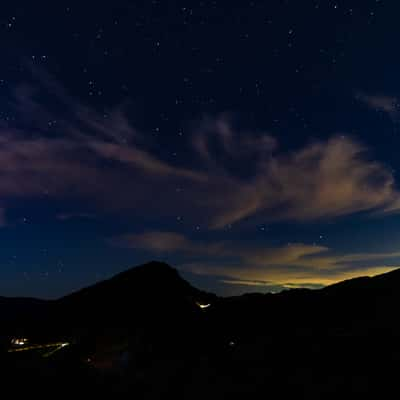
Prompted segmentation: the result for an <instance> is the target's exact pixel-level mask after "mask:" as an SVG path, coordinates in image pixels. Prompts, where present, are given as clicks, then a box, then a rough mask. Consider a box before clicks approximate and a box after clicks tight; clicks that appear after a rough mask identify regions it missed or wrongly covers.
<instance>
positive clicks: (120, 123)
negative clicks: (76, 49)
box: [0, 71, 400, 239]
mask: <svg viewBox="0 0 400 400" xmlns="http://www.w3.org/2000/svg"><path fill="white" fill-rule="evenodd" d="M34 75H35V77H36V78H37V80H38V82H39V88H38V89H33V87H32V86H24V87H20V88H17V90H16V91H15V94H14V98H13V100H12V107H13V109H14V111H15V113H16V115H17V116H18V118H17V119H16V121H17V122H15V123H7V124H1V125H0V170H1V171H2V172H1V174H2V177H1V180H0V198H1V199H2V204H1V206H2V207H4V208H7V207H8V206H10V205H11V204H12V201H13V199H15V198H27V199H29V198H41V197H46V198H54V199H55V200H56V199H57V198H65V197H68V198H79V199H83V200H84V201H85V202H86V203H87V204H90V205H91V206H92V207H93V208H94V209H99V208H101V209H102V210H106V211H107V212H120V213H124V214H129V213H132V214H134V213H137V214H141V215H152V216H153V215H158V216H176V215H182V214H184V216H185V219H189V220H194V219H201V221H202V222H204V223H206V224H207V225H208V226H209V227H210V228H214V229H220V228H223V227H225V226H226V225H229V224H233V223H237V222H240V221H243V220H246V219H250V218H252V217H255V216H258V217H262V218H263V219H264V220H266V221H268V220H300V221H309V220H314V219H319V218H332V217H336V216H342V215H348V214H351V213H355V212H360V211H368V210H374V211H376V210H381V211H383V212H385V211H386V210H390V211H397V210H398V209H399V205H400V200H399V199H400V195H399V192H398V190H397V189H396V186H395V181H394V177H393V175H392V173H391V171H389V170H388V169H387V168H386V167H385V166H384V165H383V164H381V163H379V162H377V161H371V160H370V158H369V157H368V156H367V155H366V154H367V150H366V149H365V148H364V147H363V146H362V145H360V144H359V143H357V142H356V141H354V140H352V139H351V138H349V137H343V136H341V137H337V136H334V137H332V138H331V139H330V140H327V141H319V142H311V143H309V144H306V145H304V146H303V147H301V148H299V149H297V150H293V151H291V152H286V151H284V150H280V149H279V146H278V142H277V140H276V139H275V138H274V137H273V136H271V134H268V133H265V132H264V133H263V132H248V131H242V130H239V129H235V124H234V123H233V122H232V120H231V119H230V118H229V116H226V115H221V116H217V117H215V118H212V117H206V118H204V119H203V120H201V121H197V122H196V123H193V129H192V134H191V135H189V136H190V140H188V142H187V143H186V146H187V149H186V150H187V154H189V155H190V158H191V160H192V162H191V163H190V166H188V165H187V164H185V163H184V162H171V161H167V160H166V159H165V157H162V153H160V152H158V153H156V152H154V151H152V150H151V149H152V148H153V147H154V146H152V143H149V139H148V135H146V134H145V133H143V132H139V131H138V130H137V129H136V128H135V127H134V125H133V123H132V121H131V120H130V119H129V118H128V116H127V113H126V111H125V107H124V106H121V107H116V108H114V109H111V110H109V111H107V112H98V111H96V110H94V109H91V108H89V107H87V106H85V105H83V104H80V103H79V102H77V101H76V100H75V99H74V98H72V97H71V96H70V95H69V94H68V93H67V92H66V91H65V89H63V88H62V87H60V86H59V85H58V84H57V82H55V81H54V80H53V79H52V78H51V77H49V76H47V75H46V74H45V73H43V71H35V72H34ZM46 96H47V97H46ZM42 98H47V99H48V98H51V99H52V100H53V101H52V102H49V101H48V100H47V101H46V102H45V104H43V103H42V102H41V101H39V99H42ZM365 101H366V98H365ZM375 102H376V104H381V106H382V107H385V108H386V109H387V110H390V107H389V105H390V104H389V103H390V102H388V103H387V104H386V103H385V102H384V101H382V102H379V101H378V100H376V101H375ZM385 104H386V105H385ZM60 110H62V111H60ZM182 188H184V190H181V189H182ZM161 194H162V195H161ZM94 212H95V210H94ZM175 239H176V238H175Z"/></svg>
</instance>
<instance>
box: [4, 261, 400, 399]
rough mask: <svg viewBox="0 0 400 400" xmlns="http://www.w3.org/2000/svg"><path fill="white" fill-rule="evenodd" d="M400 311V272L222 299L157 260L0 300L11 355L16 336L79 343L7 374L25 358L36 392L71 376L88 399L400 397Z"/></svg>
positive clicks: (9, 361)
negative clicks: (75, 286) (83, 284)
mask: <svg viewBox="0 0 400 400" xmlns="http://www.w3.org/2000/svg"><path fill="white" fill-rule="evenodd" d="M200 304H211V306H210V307H208V308H200V307H199V305H200ZM399 305H400V270H395V271H392V272H389V273H386V274H382V275H379V276H375V277H371V278H370V277H361V278H356V279H351V280H348V281H343V282H340V283H337V284H334V285H331V286H328V287H326V288H323V289H319V290H309V289H293V290H287V291H283V292H281V293H278V294H247V295H243V296H238V297H230V298H220V297H217V296H215V295H213V294H210V293H206V292H203V291H201V290H198V289H196V288H194V287H193V286H191V285H190V284H189V283H188V282H186V281H185V280H183V279H182V278H181V277H180V275H179V273H178V272H177V271H176V270H175V269H173V268H171V267H170V266H168V265H167V264H164V263H159V262H151V263H148V264H145V265H142V266H138V267H135V268H132V269H130V270H128V271H125V272H122V273H120V274H118V275H116V276H114V277H112V278H111V279H108V280H105V281H102V282H99V283H97V284H95V285H93V286H90V287H87V288H84V289H81V290H78V291H77V292H75V293H72V294H70V295H68V296H65V297H63V298H61V299H58V300H54V301H42V300H36V299H23V298H14V299H12V298H0V322H1V329H2V332H1V334H0V335H1V336H2V337H3V338H5V339H4V340H3V343H4V344H5V346H4V351H6V350H7V343H9V340H10V338H11V337H14V336H16V335H17V336H18V335H23V336H26V337H28V338H29V340H30V341H32V342H37V343H47V342H51V341H62V342H67V343H69V344H70V345H69V346H68V347H67V348H66V349H65V350H63V351H60V352H58V353H57V355H54V356H52V357H51V358H50V359H47V358H46V360H45V361H44V360H43V359H42V358H40V360H39V359H38V358H37V357H34V356H33V355H32V354H33V352H26V353H24V352H22V353H21V354H22V355H24V354H26V356H24V357H25V358H24V361H23V362H22V361H20V360H21V359H20V358H17V357H16V356H14V355H12V356H11V355H9V356H7V357H4V364H3V367H2V368H3V371H6V372H4V374H6V375H7V376H8V377H9V379H10V382H13V374H16V376H19V374H20V373H21V368H24V371H25V373H26V362H27V359H26V357H28V361H29V362H30V363H31V364H28V365H31V367H29V368H30V369H29V374H31V381H32V382H31V383H32V385H36V382H39V378H38V374H39V376H40V377H41V379H42V377H43V376H49V377H50V378H49V379H50V380H51V382H53V383H54V385H56V384H58V383H60V382H61V381H60V380H62V379H63V376H65V375H66V376H68V377H70V379H71V380H72V381H75V382H79V385H81V386H82V387H84V388H86V389H85V390H87V393H91V394H93V393H102V394H104V393H109V394H110V395H113V396H115V395H117V394H118V393H119V394H121V393H125V394H126V393H130V394H133V395H135V396H136V397H137V398H150V399H152V398H165V397H167V396H173V397H174V398H190V399H197V398H199V399H200V398H202V399H203V398H204V397H208V398H227V397H233V398H239V397H240V398H242V397H249V396H250V397H251V396H257V397H259V396H261V395H263V396H264V395H265V393H268V395H269V396H275V397H276V396H280V397H286V396H287V397H289V396H290V397H293V396H296V397H297V398H307V399H310V398H311V399H314V398H315V399H319V398H324V399H325V398H335V399H336V398H337V397H338V396H344V395H349V394H351V395H352V396H353V397H354V396H357V395H362V396H364V398H365V396H372V395H373V396H375V397H377V396H381V395H382V393H388V391H389V390H395V391H396V390H397V379H396V377H395V371H396V370H397V366H398V363H399V362H400V344H399V343H400V341H399V338H400V322H399V321H398V318H397V315H398V309H399ZM18 354H19V353H18ZM22 366H23V367H22ZM57 382H58V383H57ZM77 384H78V383H77ZM49 387H52V385H50V386H49ZM73 389H74V390H75V389H76V387H74V386H71V390H73Z"/></svg>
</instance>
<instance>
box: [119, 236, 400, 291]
mask: <svg viewBox="0 0 400 400" xmlns="http://www.w3.org/2000/svg"><path fill="white" fill-rule="evenodd" d="M117 243H119V244H120V245H123V246H126V247H130V248H135V249H141V250H145V251H148V252H150V253H154V252H157V253H159V254H167V253H174V254H175V255H177V256H184V257H185V258H186V259H187V258H188V256H189V258H192V259H193V260H196V261H195V262H190V261H189V262H185V263H184V265H182V266H181V268H182V270H184V271H190V272H191V273H194V274H197V275H206V276H214V277H216V279H219V280H220V281H221V282H224V283H229V284H237V285H246V286H264V287H266V288H272V287H273V288H277V287H280V288H290V287H321V286H324V285H328V284H332V283H335V282H338V281H341V280H344V279H350V278H353V277H356V276H360V275H376V274H379V273H384V272H387V271H390V270H393V269H395V268H397V267H398V266H399V265H400V252H384V253H367V252H366V253H345V254H338V252H335V251H333V250H332V249H330V248H328V247H325V246H315V245H307V244H302V243H295V244H289V245H285V246H278V247H265V246H262V245H260V244H258V245H251V244H250V245H249V244H246V243H243V242H234V241H214V242H213V241H209V240H207V241H203V242H202V241H193V240H190V239H189V238H187V237H185V236H184V235H182V234H177V233H174V232H147V233H143V234H134V235H126V236H123V237H121V238H117Z"/></svg>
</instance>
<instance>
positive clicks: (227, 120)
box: [0, 0, 400, 297]
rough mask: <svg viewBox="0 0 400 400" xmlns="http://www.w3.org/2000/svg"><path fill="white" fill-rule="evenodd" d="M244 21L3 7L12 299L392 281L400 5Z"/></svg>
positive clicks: (0, 40)
mask: <svg viewBox="0 0 400 400" xmlns="http://www.w3.org/2000/svg"><path fill="white" fill-rule="evenodd" d="M237 3H238V5H237V4H236V3H234V2H232V1H190V2H188V1H186V2H184V1H168V2H166V1H164V2H162V1H135V2H132V1H119V0H116V1H113V2H111V3H110V2H73V1H72V2H71V1H69V2H64V1H57V2H54V1H53V2H47V1H43V2H40V3H37V2H28V1H21V2H18V4H13V5H10V4H11V3H10V4H9V5H3V7H2V10H1V13H0V32H1V33H0V49H1V54H2V62H1V63H0V96H1V97H0V101H1V107H0V171H1V172H0V209H1V229H0V239H1V242H2V243H3V246H2V248H3V250H2V252H0V265H1V270H0V294H2V295H9V296H17V295H18V296H20V295H24V296H38V297H57V296H60V295H62V294H65V293H67V292H69V291H71V290H73V289H77V288H79V287H81V286H83V285H87V284H90V283H93V282H94V281H96V280H99V279H103V278H105V277H109V276H111V275H113V274H114V273H117V272H119V271H122V270H124V269H126V268H128V267H131V266H134V265H137V264H140V263H142V262H145V261H148V260H150V259H159V260H165V261H167V262H169V263H171V264H172V265H173V266H175V267H177V268H178V269H179V270H180V271H181V272H182V274H183V275H184V276H185V277H186V278H188V279H189V280H190V281H191V282H192V283H193V284H195V285H198V286H200V287H202V288H205V289H208V290H212V291H217V292H218V293H220V294H234V293H241V292H243V291H276V290H281V289H282V288H286V287H299V286H300V287H303V286H305V287H319V286H321V285H326V284H329V283H332V282H335V281H338V280H342V279H346V278H350V277H353V276H358V275H364V274H376V273H379V272H385V271H387V270H389V269H391V268H394V267H397V266H398V265H399V263H400V248H399V244H400V233H399V229H400V216H399V215H398V213H397V212H398V209H399V208H400V191H399V188H398V185H399V181H398V177H397V169H398V168H399V166H400V164H399V163H400V161H399V160H398V157H397V154H398V143H399V139H398V135H399V121H400V118H399V117H400V109H399V103H398V96H399V94H400V81H399V79H398V71H399V69H400V68H399V67H400V52H399V51H397V43H398V42H399V41H400V27H399V25H398V15H399V12H400V5H398V4H397V2H394V1H384V0H382V1H375V0H374V1H372V0H371V1H369V0H364V1H362V2H361V1H301V2H300V1H294V0H293V1H289V0H287V1H268V2H266V1H243V2H237ZM155 279H157V277H155Z"/></svg>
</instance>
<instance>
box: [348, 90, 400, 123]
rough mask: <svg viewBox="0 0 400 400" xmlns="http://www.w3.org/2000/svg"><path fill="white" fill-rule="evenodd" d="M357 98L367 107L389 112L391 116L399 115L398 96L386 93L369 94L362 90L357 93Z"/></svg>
mask: <svg viewBox="0 0 400 400" xmlns="http://www.w3.org/2000/svg"><path fill="white" fill-rule="evenodd" d="M355 97H356V99H357V100H358V101H360V102H362V103H364V104H365V105H366V106H367V107H369V108H371V109H373V110H375V111H381V112H384V113H386V114H388V115H389V116H390V117H391V118H397V117H398V115H399V110H400V108H399V107H400V104H399V100H398V98H397V97H394V96H385V95H369V94H365V93H362V92H359V93H357V94H356V96H355Z"/></svg>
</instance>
